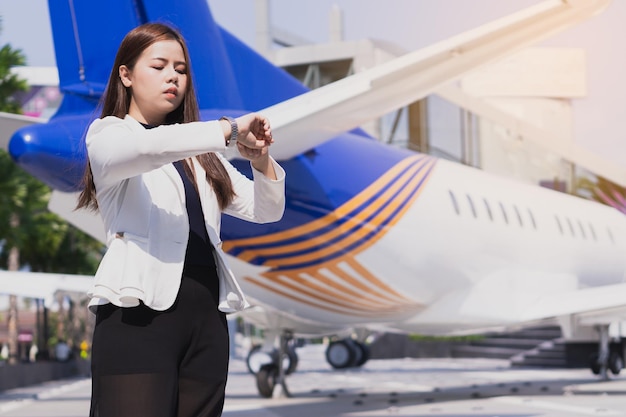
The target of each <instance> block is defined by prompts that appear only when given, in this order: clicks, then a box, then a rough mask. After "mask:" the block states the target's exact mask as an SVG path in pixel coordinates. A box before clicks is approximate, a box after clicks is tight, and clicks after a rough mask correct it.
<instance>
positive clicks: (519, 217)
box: [513, 205, 524, 227]
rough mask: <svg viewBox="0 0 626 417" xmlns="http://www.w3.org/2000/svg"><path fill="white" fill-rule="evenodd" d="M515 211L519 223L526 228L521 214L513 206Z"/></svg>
mask: <svg viewBox="0 0 626 417" xmlns="http://www.w3.org/2000/svg"><path fill="white" fill-rule="evenodd" d="M513 209H514V210H515V214H517V220H518V221H519V225H520V226H521V227H524V222H523V221H522V215H521V214H520V213H519V210H518V209H517V206H516V205H513Z"/></svg>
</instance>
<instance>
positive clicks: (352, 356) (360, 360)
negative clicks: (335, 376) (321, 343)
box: [326, 339, 370, 369]
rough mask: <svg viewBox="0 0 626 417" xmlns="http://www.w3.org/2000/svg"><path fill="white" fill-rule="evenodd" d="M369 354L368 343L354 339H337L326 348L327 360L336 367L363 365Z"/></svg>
mask: <svg viewBox="0 0 626 417" xmlns="http://www.w3.org/2000/svg"><path fill="white" fill-rule="evenodd" d="M369 356H370V354H369V348H368V347H367V345H366V344H365V343H362V342H359V341H357V340H353V339H342V340H337V341H334V342H331V343H330V344H329V345H328V348H326V360H327V361H328V363H329V364H330V366H332V367H333V368H335V369H345V368H352V367H359V366H363V365H364V364H365V362H367V361H368V360H369Z"/></svg>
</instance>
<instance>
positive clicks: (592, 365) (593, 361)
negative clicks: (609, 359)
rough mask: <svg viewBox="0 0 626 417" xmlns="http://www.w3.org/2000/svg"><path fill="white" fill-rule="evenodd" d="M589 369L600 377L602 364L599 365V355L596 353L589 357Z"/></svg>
mask: <svg viewBox="0 0 626 417" xmlns="http://www.w3.org/2000/svg"><path fill="white" fill-rule="evenodd" d="M589 369H591V372H592V373H593V374H594V375H600V364H599V363H598V354H597V353H594V354H592V355H591V356H589Z"/></svg>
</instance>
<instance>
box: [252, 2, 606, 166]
mask: <svg viewBox="0 0 626 417" xmlns="http://www.w3.org/2000/svg"><path fill="white" fill-rule="evenodd" d="M609 2H610V0H597V1H562V0H549V1H544V2H542V3H539V4H537V5H535V6H533V7H530V8H528V9H525V10H522V11H520V12H518V13H514V14H512V15H509V16H507V17H504V18H502V19H499V20H496V21H494V22H492V23H490V24H487V25H483V26H481V27H479V28H477V29H474V30H470V31H468V32H465V33H463V34H460V35H457V36H455V37H453V38H450V39H448V40H444V41H442V42H439V43H436V44H434V45H432V46H429V47H427V48H424V49H421V50H418V51H415V52H413V53H409V54H407V55H404V56H401V57H399V58H396V59H394V60H392V61H389V62H387V63H385V64H383V65H380V66H378V67H374V68H371V69H369V70H366V71H363V72H360V73H358V74H355V75H352V76H350V77H348V78H345V79H343V80H340V81H337V82H334V83H332V84H329V85H327V86H324V87H321V88H319V89H316V90H313V91H310V92H308V93H304V94H302V95H299V96H297V97H294V98H292V99H289V100H287V101H283V102H281V103H279V104H276V105H273V106H271V107H268V108H266V109H264V110H262V111H261V113H263V114H265V115H266V116H268V118H269V119H270V120H271V121H272V130H273V134H274V137H276V138H278V139H279V140H277V141H276V143H274V145H272V155H273V156H274V157H275V158H276V159H278V160H284V159H289V158H292V157H294V156H296V155H299V154H301V153H303V152H305V151H307V150H309V149H311V148H313V147H315V146H317V145H319V144H321V143H323V142H325V141H327V140H329V139H331V138H333V137H335V136H336V135H337V134H339V133H343V132H346V131H348V130H351V129H353V128H355V127H358V126H360V125H362V124H363V123H365V122H367V121H369V120H371V119H373V118H376V117H380V116H382V115H384V114H386V113H389V112H390V111H393V110H395V109H398V108H400V107H403V106H406V105H408V104H410V103H412V102H415V101H417V100H419V99H421V98H424V97H426V96H427V95H428V94H430V93H432V92H433V91H434V90H436V89H437V87H439V86H441V85H443V84H445V83H449V82H451V81H454V80H456V79H458V78H460V77H461V76H463V75H464V74H466V73H468V72H470V71H472V70H474V69H476V68H478V67H480V66H483V65H486V64H489V63H491V62H493V61H494V60H497V59H500V58H502V57H504V56H507V55H508V54H511V53H514V52H516V51H518V50H519V49H521V48H524V47H526V46H529V45H531V44H535V43H537V42H539V41H541V40H543V39H546V38H548V37H549V36H552V35H554V34H555V33H557V32H560V31H563V30H565V29H568V28H570V27H572V26H574V25H576V24H578V23H580V22H581V21H582V20H585V19H587V18H589V17H591V16H593V15H595V14H597V13H599V12H600V11H602V10H603V9H604V8H605V7H606V6H607V5H608V4H609ZM280 138H282V140H281V139H280Z"/></svg>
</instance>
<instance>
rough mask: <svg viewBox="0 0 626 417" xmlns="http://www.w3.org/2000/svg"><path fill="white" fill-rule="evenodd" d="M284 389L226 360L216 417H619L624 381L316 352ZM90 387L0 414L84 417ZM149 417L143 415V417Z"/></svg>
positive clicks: (38, 389)
mask: <svg viewBox="0 0 626 417" xmlns="http://www.w3.org/2000/svg"><path fill="white" fill-rule="evenodd" d="M297 353H298V356H299V363H298V370H297V371H296V372H295V373H294V374H292V375H290V376H288V377H287V387H288V393H289V394H290V396H286V394H287V393H286V392H284V391H282V390H277V391H276V393H275V394H276V395H275V396H274V398H261V397H259V395H258V393H257V389H256V382H255V380H254V378H253V376H252V375H251V374H250V373H249V372H248V370H247V368H246V365H245V362H244V360H243V359H238V358H234V359H232V360H231V366H230V372H229V381H228V385H227V389H226V404H225V407H224V414H223V416H224V417H251V416H255V417H257V416H258V417H278V416H280V417H332V416H346V417H348V416H349V417H382V416H416V417H418V416H419V417H422V416H438V417H453V416H454V417H470V416H480V417H544V416H550V417H565V416H567V417H577V416H625V417H626V376H617V377H612V378H611V379H609V380H608V381H600V380H599V379H598V377H596V376H594V375H592V374H591V372H590V371H589V370H587V369H528V368H512V367H510V366H509V363H508V361H503V360H491V359H408V358H407V359H385V360H370V361H369V362H367V363H366V364H365V365H364V366H363V367H361V368H359V369H349V370H341V371H339V370H333V369H332V368H331V367H330V365H328V364H327V363H326V360H325V358H324V347H323V346H321V345H309V346H304V347H302V348H299V349H297ZM90 389H91V382H90V380H89V378H75V379H67V380H60V381H53V382H48V383H45V384H41V385H37V386H31V387H27V388H20V389H15V390H11V391H5V392H3V393H0V416H6V417H53V416H54V417H75V416H81V417H84V416H87V415H88V412H89V396H90ZM146 417H149V416H146Z"/></svg>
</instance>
